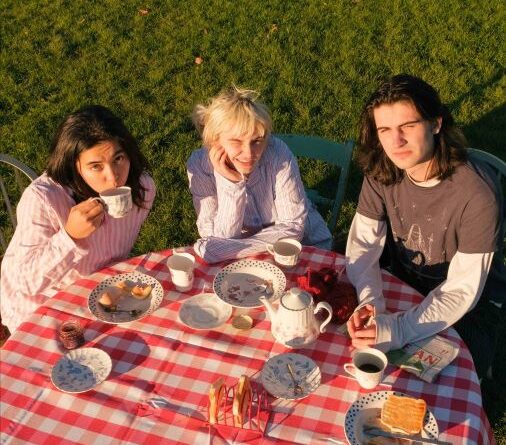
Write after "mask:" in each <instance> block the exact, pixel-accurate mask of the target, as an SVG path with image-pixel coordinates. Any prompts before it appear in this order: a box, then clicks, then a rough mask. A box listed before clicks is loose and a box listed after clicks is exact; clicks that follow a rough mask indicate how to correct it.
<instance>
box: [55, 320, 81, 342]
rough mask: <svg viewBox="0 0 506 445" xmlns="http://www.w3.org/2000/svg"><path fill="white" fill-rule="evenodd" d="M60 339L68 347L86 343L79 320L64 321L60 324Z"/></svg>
mask: <svg viewBox="0 0 506 445" xmlns="http://www.w3.org/2000/svg"><path fill="white" fill-rule="evenodd" d="M59 334H60V340H61V342H62V343H63V347H64V348H66V349H75V348H78V347H79V346H82V345H83V344H84V331H83V328H82V326H81V323H79V321H78V320H75V319H70V320H66V321H64V322H63V323H62V324H61V326H60V331H59Z"/></svg>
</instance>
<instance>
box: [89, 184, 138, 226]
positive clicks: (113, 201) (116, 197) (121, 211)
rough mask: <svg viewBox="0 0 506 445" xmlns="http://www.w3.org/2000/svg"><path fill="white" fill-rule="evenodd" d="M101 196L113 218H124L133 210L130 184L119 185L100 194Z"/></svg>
mask: <svg viewBox="0 0 506 445" xmlns="http://www.w3.org/2000/svg"><path fill="white" fill-rule="evenodd" d="M99 196H100V197H99V198H94V199H96V200H98V201H101V202H102V204H103V205H104V207H105V210H106V212H107V213H108V214H109V215H110V216H112V217H113V218H123V217H124V216H125V215H126V214H127V213H128V212H129V211H130V210H132V189H131V188H130V187H128V186H123V187H117V188H113V189H109V190H105V191H104V192H102V193H100V194H99Z"/></svg>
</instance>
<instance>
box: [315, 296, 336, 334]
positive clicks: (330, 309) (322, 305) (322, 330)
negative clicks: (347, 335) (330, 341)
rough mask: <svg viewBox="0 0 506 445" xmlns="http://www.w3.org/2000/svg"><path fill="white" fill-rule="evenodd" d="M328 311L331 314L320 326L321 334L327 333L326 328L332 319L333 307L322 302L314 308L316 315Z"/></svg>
mask: <svg viewBox="0 0 506 445" xmlns="http://www.w3.org/2000/svg"><path fill="white" fill-rule="evenodd" d="M322 308H323V309H326V310H327V311H328V313H329V316H328V317H327V318H326V319H325V320H324V321H323V322H322V324H321V325H320V332H321V333H323V332H325V326H327V325H328V324H329V322H330V320H331V318H332V307H331V306H330V304H328V303H327V302H326V301H320V302H319V303H318V304H317V305H316V307H315V308H314V313H315V314H316V313H317V312H318V311H319V310H320V309H322Z"/></svg>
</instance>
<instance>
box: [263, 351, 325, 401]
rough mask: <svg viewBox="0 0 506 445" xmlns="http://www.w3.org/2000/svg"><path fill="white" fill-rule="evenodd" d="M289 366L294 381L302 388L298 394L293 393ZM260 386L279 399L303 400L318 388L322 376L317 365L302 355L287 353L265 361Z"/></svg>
mask: <svg viewBox="0 0 506 445" xmlns="http://www.w3.org/2000/svg"><path fill="white" fill-rule="evenodd" d="M289 363H290V364H291V366H292V369H293V373H294V376H295V380H296V382H297V384H298V385H299V386H300V387H301V388H302V392H301V393H300V394H296V393H295V388H294V386H295V385H294V381H293V379H292V377H291V375H290V372H289V371H288V364H289ZM261 379H262V384H263V385H264V388H265V390H266V391H267V392H268V393H269V394H271V395H273V396H274V397H277V398H279V399H287V400H297V399H303V398H304V397H307V396H308V395H309V394H311V393H312V392H313V391H316V389H317V388H318V387H319V386H320V383H321V379H322V374H321V371H320V368H319V367H318V365H317V364H316V363H315V362H314V361H313V360H311V359H310V358H309V357H306V356H305V355H302V354H295V353H293V352H287V353H285V354H279V355H275V356H274V357H271V358H270V359H269V360H267V363H265V365H264V367H263V369H262V374H261Z"/></svg>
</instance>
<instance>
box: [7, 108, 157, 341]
mask: <svg viewBox="0 0 506 445" xmlns="http://www.w3.org/2000/svg"><path fill="white" fill-rule="evenodd" d="M125 185H126V186H129V187H130V188H131V193H132V202H133V207H132V209H131V210H130V211H129V212H128V213H127V214H126V216H124V217H122V218H112V217H111V216H109V215H108V214H107V212H106V211H105V209H104V206H103V204H102V203H101V201H100V200H97V199H96V198H97V197H98V195H99V193H102V192H104V191H106V190H110V189H114V188H116V187H121V186H125ZM154 197H155V185H154V182H153V180H152V179H151V177H150V176H149V175H148V174H147V173H146V161H145V159H144V156H143V155H142V153H141V152H140V150H139V147H138V145H137V142H136V140H135V139H134V137H133V136H132V135H131V134H130V132H129V131H128V130H127V128H126V127H125V125H124V124H123V122H122V121H121V119H119V118H118V117H117V116H115V115H114V114H113V113H112V112H111V111H110V110H109V109H107V108H105V107H103V106H99V105H93V106H88V107H85V108H82V109H80V110H78V111H76V112H74V113H71V114H70V115H68V116H67V117H66V118H65V119H64V121H63V122H62V123H61V124H60V126H59V127H58V129H57V131H56V135H55V137H54V140H53V142H52V146H51V154H50V157H49V162H48V165H47V170H46V171H45V172H44V173H43V174H42V175H41V176H39V177H38V178H37V179H35V180H34V181H33V182H32V183H31V184H30V185H29V186H28V187H27V188H26V189H25V191H24V193H23V195H22V196H21V199H20V201H19V203H18V206H17V210H16V212H17V222H18V225H17V227H16V231H15V232H14V235H13V237H12V240H11V242H10V243H9V246H8V248H7V251H6V252H5V256H4V258H3V261H2V273H1V278H0V293H1V296H2V297H1V313H2V322H3V323H4V324H5V325H6V326H7V327H8V328H9V330H10V331H11V332H12V331H13V330H15V329H16V328H17V327H18V326H19V324H20V323H21V322H22V321H23V320H24V319H25V318H26V317H27V316H28V315H30V313H31V312H33V310H34V309H36V307H37V306H38V305H40V304H41V303H43V302H44V301H45V300H46V299H47V298H49V297H51V296H53V295H54V294H55V293H56V292H57V291H58V289H61V288H63V287H65V286H67V285H69V284H70V283H72V282H74V281H75V280H76V279H78V278H79V277H81V276H83V275H88V274H91V273H93V272H95V271H97V270H99V269H101V268H103V267H105V266H106V265H108V264H110V263H112V262H114V261H118V260H121V259H123V258H125V257H127V256H128V254H129V252H130V250H131V248H132V246H133V244H134V242H135V240H136V239H137V236H138V234H139V230H140V228H141V225H142V223H143V222H144V220H145V219H146V217H147V215H148V213H149V210H150V208H151V206H152V203H153V200H154Z"/></svg>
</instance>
